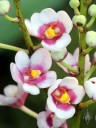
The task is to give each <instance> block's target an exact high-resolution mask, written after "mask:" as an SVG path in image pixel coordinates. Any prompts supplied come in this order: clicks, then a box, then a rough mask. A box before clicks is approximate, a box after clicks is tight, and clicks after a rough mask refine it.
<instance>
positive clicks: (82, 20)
mask: <svg viewBox="0 0 96 128" xmlns="http://www.w3.org/2000/svg"><path fill="white" fill-rule="evenodd" d="M72 21H73V23H74V24H75V26H84V25H85V24H86V17H85V16H83V15H75V16H74V17H73V19H72Z"/></svg>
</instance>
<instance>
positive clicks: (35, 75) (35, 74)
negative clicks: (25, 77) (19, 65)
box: [31, 70, 41, 78]
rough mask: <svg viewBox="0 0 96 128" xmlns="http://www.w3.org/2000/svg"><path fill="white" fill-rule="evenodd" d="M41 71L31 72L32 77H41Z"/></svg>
mask: <svg viewBox="0 0 96 128" xmlns="http://www.w3.org/2000/svg"><path fill="white" fill-rule="evenodd" d="M40 74H41V71H40V70H31V76H32V77H33V78H35V77H38V76H40Z"/></svg>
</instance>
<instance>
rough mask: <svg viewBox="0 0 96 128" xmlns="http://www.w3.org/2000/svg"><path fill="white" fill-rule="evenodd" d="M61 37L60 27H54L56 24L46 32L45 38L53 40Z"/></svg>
mask: <svg viewBox="0 0 96 128" xmlns="http://www.w3.org/2000/svg"><path fill="white" fill-rule="evenodd" d="M59 35H61V31H60V29H59V27H54V24H52V25H51V26H50V27H49V28H48V29H47V30H46V31H45V36H46V37H47V38H48V39H52V38H54V37H56V36H59Z"/></svg>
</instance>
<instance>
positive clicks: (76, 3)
mask: <svg viewBox="0 0 96 128" xmlns="http://www.w3.org/2000/svg"><path fill="white" fill-rule="evenodd" d="M69 5H70V7H71V8H73V9H76V8H78V7H79V5H80V2H79V0H70V1H69Z"/></svg>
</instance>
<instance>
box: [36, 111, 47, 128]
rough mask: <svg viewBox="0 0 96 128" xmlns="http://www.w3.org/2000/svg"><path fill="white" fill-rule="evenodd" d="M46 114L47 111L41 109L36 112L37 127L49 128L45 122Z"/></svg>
mask: <svg viewBox="0 0 96 128" xmlns="http://www.w3.org/2000/svg"><path fill="white" fill-rule="evenodd" d="M47 116H48V114H47V112H45V111H43V112H40V113H39V114H38V118H37V125H38V128H49V126H48V124H47V122H46V118H47Z"/></svg>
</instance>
